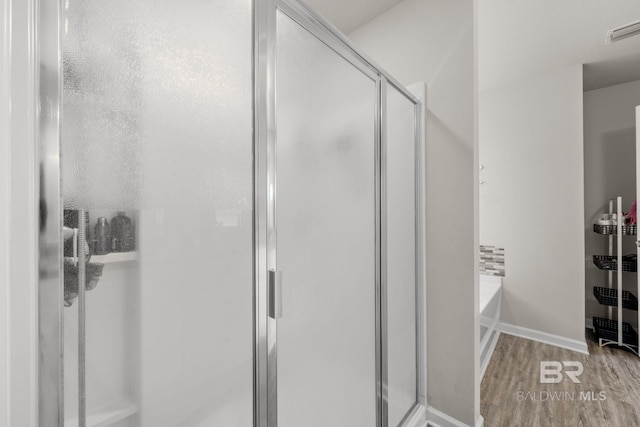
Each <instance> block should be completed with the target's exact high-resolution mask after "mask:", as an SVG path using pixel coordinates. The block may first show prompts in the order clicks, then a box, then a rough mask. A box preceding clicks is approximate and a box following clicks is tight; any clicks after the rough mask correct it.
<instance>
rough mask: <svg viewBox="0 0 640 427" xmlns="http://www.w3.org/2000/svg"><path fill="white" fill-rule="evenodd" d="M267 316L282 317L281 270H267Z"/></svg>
mask: <svg viewBox="0 0 640 427" xmlns="http://www.w3.org/2000/svg"><path fill="white" fill-rule="evenodd" d="M269 317H271V318H272V319H280V318H281V317H282V271H277V270H269Z"/></svg>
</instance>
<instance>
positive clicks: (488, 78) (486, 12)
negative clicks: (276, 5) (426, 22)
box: [306, 0, 640, 90]
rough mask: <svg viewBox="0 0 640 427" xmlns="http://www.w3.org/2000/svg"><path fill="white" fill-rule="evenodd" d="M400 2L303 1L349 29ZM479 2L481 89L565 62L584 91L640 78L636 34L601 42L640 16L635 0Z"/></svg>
mask: <svg viewBox="0 0 640 427" xmlns="http://www.w3.org/2000/svg"><path fill="white" fill-rule="evenodd" d="M401 1H402V0H306V3H307V4H308V5H309V6H311V8H312V9H314V10H316V11H317V12H318V13H320V14H321V15H322V16H324V17H325V18H326V19H327V20H328V21H329V22H331V23H333V25H335V26H336V27H337V28H338V29H339V30H341V31H342V32H343V33H345V34H349V33H350V32H352V31H354V30H355V29H357V28H359V27H360V26H362V25H364V24H366V23H367V22H369V21H371V20H372V19H373V18H375V17H376V16H378V15H380V14H382V13H384V12H386V11H387V10H389V9H390V8H392V7H393V6H395V5H396V4H398V3H400V2H401ZM423 1H426V0H423ZM459 1H462V0H459ZM477 4H478V52H479V59H478V68H479V70H478V72H479V76H478V79H479V85H480V89H481V90H486V89H490V88H491V87H496V86H499V85H501V84H504V83H506V82H509V81H514V80H518V79H521V78H525V77H528V76H533V75H535V74H537V73H540V72H543V71H545V70H550V69H554V68H558V67H562V66H567V65H571V64H585V67H584V89H585V90H592V89H598V88H601V87H606V86H611V85H614V84H619V83H625V82H628V81H633V80H639V79H640V36H637V37H632V38H629V39H626V40H622V41H620V42H617V43H614V44H611V45H607V46H605V45H604V38H605V35H606V32H607V30H608V29H609V28H613V27H617V26H620V25H624V24H627V23H630V22H633V21H636V20H640V0H477Z"/></svg>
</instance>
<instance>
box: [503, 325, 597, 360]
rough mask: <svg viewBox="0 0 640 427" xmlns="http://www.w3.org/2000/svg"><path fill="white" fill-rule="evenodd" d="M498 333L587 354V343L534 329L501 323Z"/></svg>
mask: <svg viewBox="0 0 640 427" xmlns="http://www.w3.org/2000/svg"><path fill="white" fill-rule="evenodd" d="M500 331H501V332H502V333H505V334H509V335H515V336H516V337H521V338H526V339H529V340H532V341H538V342H541V343H544V344H549V345H554V346H556V347H561V348H566V349H567V350H572V351H577V352H578V353H583V354H589V350H588V347H587V342H586V341H584V340H582V341H580V340H574V339H571V338H565V337H561V336H559V335H553V334H549V333H547V332H542V331H536V330H535V329H529V328H525V327H522V326H515V325H511V324H509V323H504V322H502V325H501V328H500Z"/></svg>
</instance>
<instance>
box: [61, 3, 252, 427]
mask: <svg viewBox="0 0 640 427" xmlns="http://www.w3.org/2000/svg"><path fill="white" fill-rule="evenodd" d="M62 3H63V4H64V6H63V7H64V10H63V13H64V16H63V18H64V19H63V21H62V22H64V27H63V31H64V33H63V36H62V46H63V60H64V86H63V119H62V143H61V159H62V160H61V171H62V196H63V201H64V209H65V213H67V215H66V216H68V217H69V218H73V217H74V215H77V214H76V213H74V212H78V211H80V210H82V211H85V212H86V213H87V214H88V227H87V229H88V233H87V234H88V238H87V243H88V246H89V247H91V258H89V259H88V260H87V262H88V266H89V267H88V269H90V270H88V271H95V274H92V275H91V278H92V279H93V280H94V281H93V282H92V285H95V288H92V289H91V290H88V291H87V292H86V304H81V301H80V300H81V298H80V297H78V298H76V297H75V296H74V293H73V292H72V291H73V290H74V286H75V287H76V288H77V286H78V281H75V280H74V279H75V277H76V275H77V274H76V271H75V270H76V267H75V260H73V259H72V258H71V252H70V253H69V254H66V255H69V256H67V257H66V258H65V264H64V265H65V277H64V282H65V291H67V290H69V292H65V301H64V303H65V305H67V307H65V308H64V355H63V357H64V398H65V399H64V403H65V411H64V412H65V414H64V415H65V426H66V427H71V426H85V425H86V426H111V427H176V426H190V427H210V426H224V427H247V426H251V425H252V424H253V418H254V417H253V390H254V386H253V364H254V359H253V342H254V340H253V314H254V306H253V286H254V284H253V223H252V215H253V185H254V182H253V134H252V124H253V112H252V110H253V88H252V71H253V66H252V58H253V46H252V45H253V38H252V20H253V13H252V2H251V1H250V0H220V1H209V0H185V1H178V2H177V1H174V0H73V1H65V2H62ZM62 3H61V4H62ZM121 211H123V212H124V216H126V217H128V218H129V221H130V222H128V223H127V222H126V221H124V220H123V219H122V218H120V219H117V217H118V212H121ZM65 218H66V217H65ZM116 224H128V225H127V227H128V231H127V233H128V238H129V240H128V241H126V242H124V239H123V238H122V237H118V236H120V235H121V234H122V233H121V232H120V231H119V230H121V229H122V227H124V226H121V225H118V226H117V227H116ZM107 225H108V226H110V228H107ZM69 226H70V227H75V226H77V221H75V223H74V224H71V223H70V224H69ZM72 234H73V233H72ZM132 237H133V240H132V241H131V238H132ZM123 242H124V243H123ZM67 267H68V268H67ZM83 327H85V328H86V329H85V332H86V334H85V336H84V337H83V329H82V328H83ZM82 356H85V357H84V359H83V357H82ZM83 376H84V379H85V381H84V386H83V385H81V384H79V383H81V381H80V380H81V379H82V377H83ZM83 412H86V413H83ZM85 419H86V423H85Z"/></svg>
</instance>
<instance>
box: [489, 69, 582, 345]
mask: <svg viewBox="0 0 640 427" xmlns="http://www.w3.org/2000/svg"><path fill="white" fill-rule="evenodd" d="M479 103H480V112H479V133H480V164H481V165H484V169H483V170H482V171H481V172H480V179H481V180H482V181H484V184H482V185H481V186H480V243H482V244H487V245H498V246H503V247H504V248H505V262H506V277H505V280H504V287H503V300H502V321H503V322H506V323H509V324H512V325H515V326H520V327H526V328H530V329H534V330H537V331H542V332H546V333H550V334H554V335H558V336H560V337H564V338H569V339H573V340H578V341H580V342H584V302H583V301H584V259H583V257H584V216H583V201H584V194H583V137H582V135H583V131H582V67H581V66H580V65H572V66H569V67H566V68H561V69H557V70H553V71H549V72H547V73H545V74H541V75H537V76H535V77H533V78H529V79H525V80H521V81H518V82H515V83H513V84H510V85H505V86H502V87H500V88H497V89H494V90H491V91H488V92H481V93H480V99H479Z"/></svg>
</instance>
